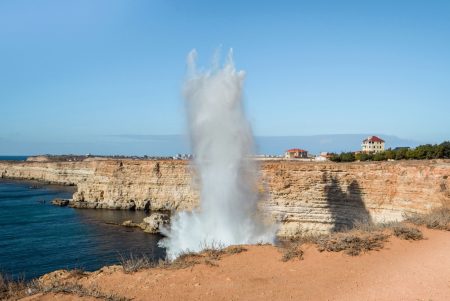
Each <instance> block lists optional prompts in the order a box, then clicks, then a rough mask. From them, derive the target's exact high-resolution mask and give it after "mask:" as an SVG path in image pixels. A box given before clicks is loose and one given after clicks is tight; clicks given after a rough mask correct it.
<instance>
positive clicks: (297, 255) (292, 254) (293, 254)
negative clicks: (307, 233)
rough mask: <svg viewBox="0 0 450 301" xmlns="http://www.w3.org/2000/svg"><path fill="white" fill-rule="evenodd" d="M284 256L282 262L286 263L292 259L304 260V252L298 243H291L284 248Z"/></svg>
mask: <svg viewBox="0 0 450 301" xmlns="http://www.w3.org/2000/svg"><path fill="white" fill-rule="evenodd" d="M282 250H283V251H282V252H283V255H282V257H281V261H283V262H286V261H289V260H292V259H299V260H303V253H304V252H303V250H302V249H301V248H300V245H299V244H297V243H290V244H288V245H287V246H286V247H284V248H282Z"/></svg>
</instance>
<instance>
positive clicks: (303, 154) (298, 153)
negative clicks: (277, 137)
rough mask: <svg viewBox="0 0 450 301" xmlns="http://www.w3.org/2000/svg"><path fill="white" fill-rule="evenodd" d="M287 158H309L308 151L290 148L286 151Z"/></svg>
mask: <svg viewBox="0 0 450 301" xmlns="http://www.w3.org/2000/svg"><path fill="white" fill-rule="evenodd" d="M284 157H285V158H286V159H298V158H308V152H307V151H305V150H304V149H300V148H292V149H288V150H287V151H286V152H285V153H284Z"/></svg>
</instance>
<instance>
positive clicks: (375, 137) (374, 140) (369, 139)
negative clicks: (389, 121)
mask: <svg viewBox="0 0 450 301" xmlns="http://www.w3.org/2000/svg"><path fill="white" fill-rule="evenodd" d="M367 141H372V142H384V140H383V139H380V138H378V137H377V136H370V137H369V138H367V139H364V141H363V142H367Z"/></svg>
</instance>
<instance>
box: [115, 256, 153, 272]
mask: <svg viewBox="0 0 450 301" xmlns="http://www.w3.org/2000/svg"><path fill="white" fill-rule="evenodd" d="M120 264H121V265H122V267H123V270H124V272H125V273H134V272H137V271H139V270H142V269H146V268H151V267H154V266H155V265H156V263H155V262H154V261H152V260H151V259H150V258H149V257H147V256H146V255H141V256H135V255H133V254H130V256H128V257H123V256H121V257H120Z"/></svg>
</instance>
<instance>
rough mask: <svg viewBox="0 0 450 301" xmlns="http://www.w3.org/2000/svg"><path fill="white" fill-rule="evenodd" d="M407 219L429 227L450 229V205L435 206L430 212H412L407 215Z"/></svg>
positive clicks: (415, 223)
mask: <svg viewBox="0 0 450 301" xmlns="http://www.w3.org/2000/svg"><path fill="white" fill-rule="evenodd" d="M406 221H408V222H410V223H412V224H414V225H418V226H426V227H427V228H429V229H438V230H447V231H450V207H447V206H445V207H440V208H435V209H433V210H431V212H430V213H428V214H412V215H409V216H407V217H406Z"/></svg>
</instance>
